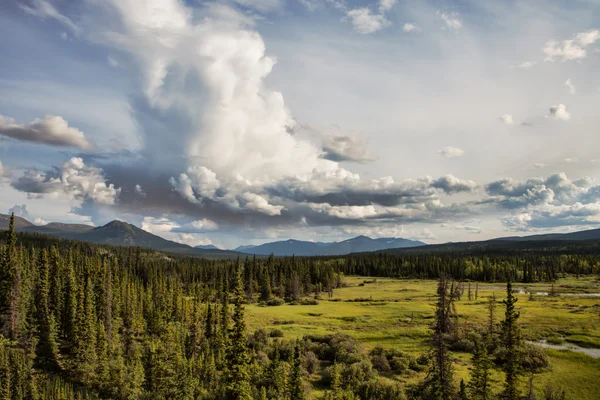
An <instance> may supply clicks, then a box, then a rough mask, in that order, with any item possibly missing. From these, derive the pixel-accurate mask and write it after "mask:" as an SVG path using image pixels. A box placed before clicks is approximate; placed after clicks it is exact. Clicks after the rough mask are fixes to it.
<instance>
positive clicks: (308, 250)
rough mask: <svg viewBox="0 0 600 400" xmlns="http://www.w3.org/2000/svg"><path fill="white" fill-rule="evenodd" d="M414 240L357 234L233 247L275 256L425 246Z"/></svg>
mask: <svg viewBox="0 0 600 400" xmlns="http://www.w3.org/2000/svg"><path fill="white" fill-rule="evenodd" d="M425 245H426V244H425V243H423V242H420V241H416V240H409V239H401V238H380V239H371V238H370V237H367V236H357V237H355V238H352V239H348V240H344V241H341V242H330V243H323V242H308V241H302V240H294V239H289V240H284V241H279V242H271V243H265V244H261V245H259V246H240V247H237V248H236V249H235V251H238V252H240V253H247V254H257V255H269V254H273V255H276V256H291V255H296V256H333V255H343V254H350V253H363V252H370V251H379V250H384V249H390V248H400V247H415V246H425Z"/></svg>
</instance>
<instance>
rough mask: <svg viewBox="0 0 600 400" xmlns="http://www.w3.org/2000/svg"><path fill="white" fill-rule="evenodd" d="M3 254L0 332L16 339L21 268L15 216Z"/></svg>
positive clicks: (0, 278) (19, 316)
mask: <svg viewBox="0 0 600 400" xmlns="http://www.w3.org/2000/svg"><path fill="white" fill-rule="evenodd" d="M7 235H8V237H7V243H6V246H5V252H4V254H3V257H2V262H1V263H0V332H3V333H4V334H5V335H6V336H7V337H8V338H9V339H17V336H18V333H19V328H20V326H19V325H20V323H21V315H20V312H21V311H22V310H20V307H19V296H20V289H21V268H20V263H19V259H18V255H19V253H18V251H17V234H16V233H15V214H14V213H12V214H11V216H10V222H9V225H8V232H7Z"/></svg>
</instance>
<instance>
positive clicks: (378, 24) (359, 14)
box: [346, 7, 390, 35]
mask: <svg viewBox="0 0 600 400" xmlns="http://www.w3.org/2000/svg"><path fill="white" fill-rule="evenodd" d="M346 15H347V18H348V19H350V21H351V22H352V26H353V27H354V30H355V31H356V32H358V33H362V34H364V35H367V34H369V33H374V32H377V31H380V30H382V29H383V28H385V27H386V26H388V25H389V24H390V21H388V20H387V18H385V16H384V15H383V14H371V10H369V9H368V8H366V7H364V8H356V9H354V10H349V11H348V12H347V13H346Z"/></svg>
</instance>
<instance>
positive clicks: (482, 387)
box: [468, 342, 493, 400]
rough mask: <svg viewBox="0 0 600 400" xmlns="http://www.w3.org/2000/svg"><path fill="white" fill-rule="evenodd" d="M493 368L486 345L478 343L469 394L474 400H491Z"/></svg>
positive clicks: (474, 354)
mask: <svg viewBox="0 0 600 400" xmlns="http://www.w3.org/2000/svg"><path fill="white" fill-rule="evenodd" d="M492 367H493V363H492V360H491V359H490V357H489V355H488V352H487V348H486V345H485V343H482V342H478V343H476V345H475V351H474V353H473V368H472V369H471V379H470V380H469V385H468V386H469V392H470V394H471V399H472V400H490V399H491V398H492V394H491V384H492V378H491V370H492Z"/></svg>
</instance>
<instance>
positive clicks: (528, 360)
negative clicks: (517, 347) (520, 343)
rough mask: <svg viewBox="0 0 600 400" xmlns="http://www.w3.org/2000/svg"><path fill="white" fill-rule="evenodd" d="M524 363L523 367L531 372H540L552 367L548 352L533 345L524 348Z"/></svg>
mask: <svg viewBox="0 0 600 400" xmlns="http://www.w3.org/2000/svg"><path fill="white" fill-rule="evenodd" d="M523 355H524V357H523V362H522V364H521V366H522V367H523V368H525V369H526V370H528V371H531V372H540V371H542V370H544V369H546V368H548V367H550V362H549V361H548V356H547V355H546V352H545V351H544V350H542V349H541V348H539V347H536V346H533V345H529V344H528V345H525V346H524V347H523Z"/></svg>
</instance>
